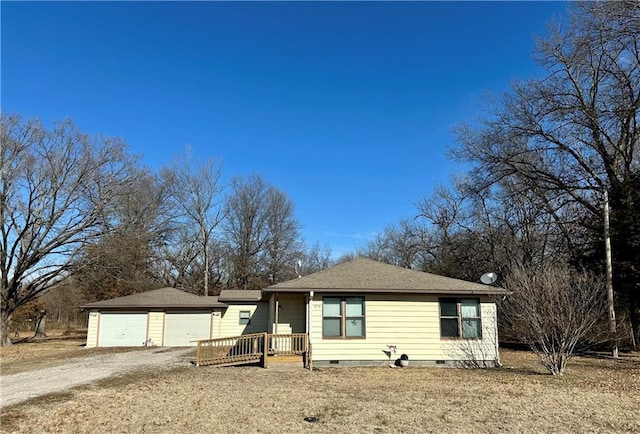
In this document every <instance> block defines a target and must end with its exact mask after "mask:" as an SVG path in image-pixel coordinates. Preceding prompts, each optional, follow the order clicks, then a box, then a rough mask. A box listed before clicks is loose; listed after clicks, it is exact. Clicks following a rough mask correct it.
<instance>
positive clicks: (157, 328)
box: [147, 312, 164, 346]
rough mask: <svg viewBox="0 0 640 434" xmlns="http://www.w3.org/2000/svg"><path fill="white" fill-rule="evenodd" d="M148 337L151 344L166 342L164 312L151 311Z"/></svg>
mask: <svg viewBox="0 0 640 434" xmlns="http://www.w3.org/2000/svg"><path fill="white" fill-rule="evenodd" d="M147 339H150V340H151V345H157V346H162V344H163V342H164V312H149V319H148V321H147Z"/></svg>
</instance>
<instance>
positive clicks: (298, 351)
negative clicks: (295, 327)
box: [269, 333, 308, 356]
mask: <svg viewBox="0 0 640 434" xmlns="http://www.w3.org/2000/svg"><path fill="white" fill-rule="evenodd" d="M307 339H308V335H307V334H306V333H292V334H286V335H273V334H270V335H269V355H270V356H275V355H278V356H296V355H302V354H304V353H306V352H307V349H308V345H307Z"/></svg>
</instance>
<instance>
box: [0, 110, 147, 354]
mask: <svg viewBox="0 0 640 434" xmlns="http://www.w3.org/2000/svg"><path fill="white" fill-rule="evenodd" d="M1 126H2V129H1V132H0V139H1V140H0V164H1V169H0V231H1V233H0V293H1V295H2V304H1V313H0V318H1V327H0V328H1V338H0V345H10V344H11V340H10V336H9V333H10V328H11V321H12V316H13V313H14V312H15V311H16V309H18V308H19V307H20V306H23V305H24V304H26V303H28V302H30V301H32V300H34V299H35V298H36V297H37V296H38V295H39V294H41V293H42V292H44V291H46V290H47V289H48V288H49V287H50V286H51V285H53V284H54V283H55V282H56V280H60V279H61V278H62V277H64V276H66V275H68V274H69V273H70V272H71V271H72V267H71V264H72V263H73V260H74V259H75V258H76V256H77V254H78V252H79V250H80V249H81V248H82V247H83V246H84V245H85V244H86V243H88V242H89V241H90V240H92V239H95V238H96V237H97V236H99V235H100V233H101V232H102V229H103V225H101V223H102V221H103V219H104V217H105V214H106V210H107V208H108V206H109V204H111V203H112V202H113V201H114V199H115V198H117V197H118V196H119V195H120V194H121V192H122V191H126V190H127V188H128V180H129V177H128V171H129V169H130V168H131V167H132V166H133V164H134V161H133V160H132V158H131V157H130V156H129V155H127V153H126V152H125V151H126V147H125V144H124V143H123V142H122V141H121V140H119V139H114V138H108V137H90V136H87V135H85V134H82V133H80V132H79V131H78V129H77V128H76V127H75V126H74V125H73V123H72V122H71V121H66V122H60V123H57V124H56V125H55V127H54V128H53V129H51V130H46V129H45V128H44V127H43V126H42V125H41V124H40V122H38V121H37V120H27V121H23V120H22V119H21V118H20V117H19V116H17V115H4V114H3V115H1Z"/></svg>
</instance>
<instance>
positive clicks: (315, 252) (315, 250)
mask: <svg viewBox="0 0 640 434" xmlns="http://www.w3.org/2000/svg"><path fill="white" fill-rule="evenodd" d="M331 265H333V261H332V260H331V248H330V247H329V246H320V244H318V243H315V244H314V245H312V246H311V247H309V248H308V249H307V250H306V251H305V252H304V254H303V255H302V258H301V259H300V266H299V267H297V269H296V273H297V274H298V275H299V276H306V275H308V274H312V273H315V272H317V271H320V270H325V269H327V268H329V267H330V266H331Z"/></svg>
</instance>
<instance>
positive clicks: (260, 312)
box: [214, 301, 269, 338]
mask: <svg viewBox="0 0 640 434" xmlns="http://www.w3.org/2000/svg"><path fill="white" fill-rule="evenodd" d="M228 304H229V307H228V308H227V309H225V310H223V312H222V316H221V317H220V318H215V319H214V321H215V320H216V319H219V320H220V336H219V337H222V338H224V337H228V336H240V335H246V334H251V333H265V332H266V331H267V322H268V318H269V313H268V310H269V309H268V306H269V305H268V303H266V302H258V301H254V302H229V303H228ZM241 310H248V311H249V312H251V320H250V321H249V324H240V311H241Z"/></svg>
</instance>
